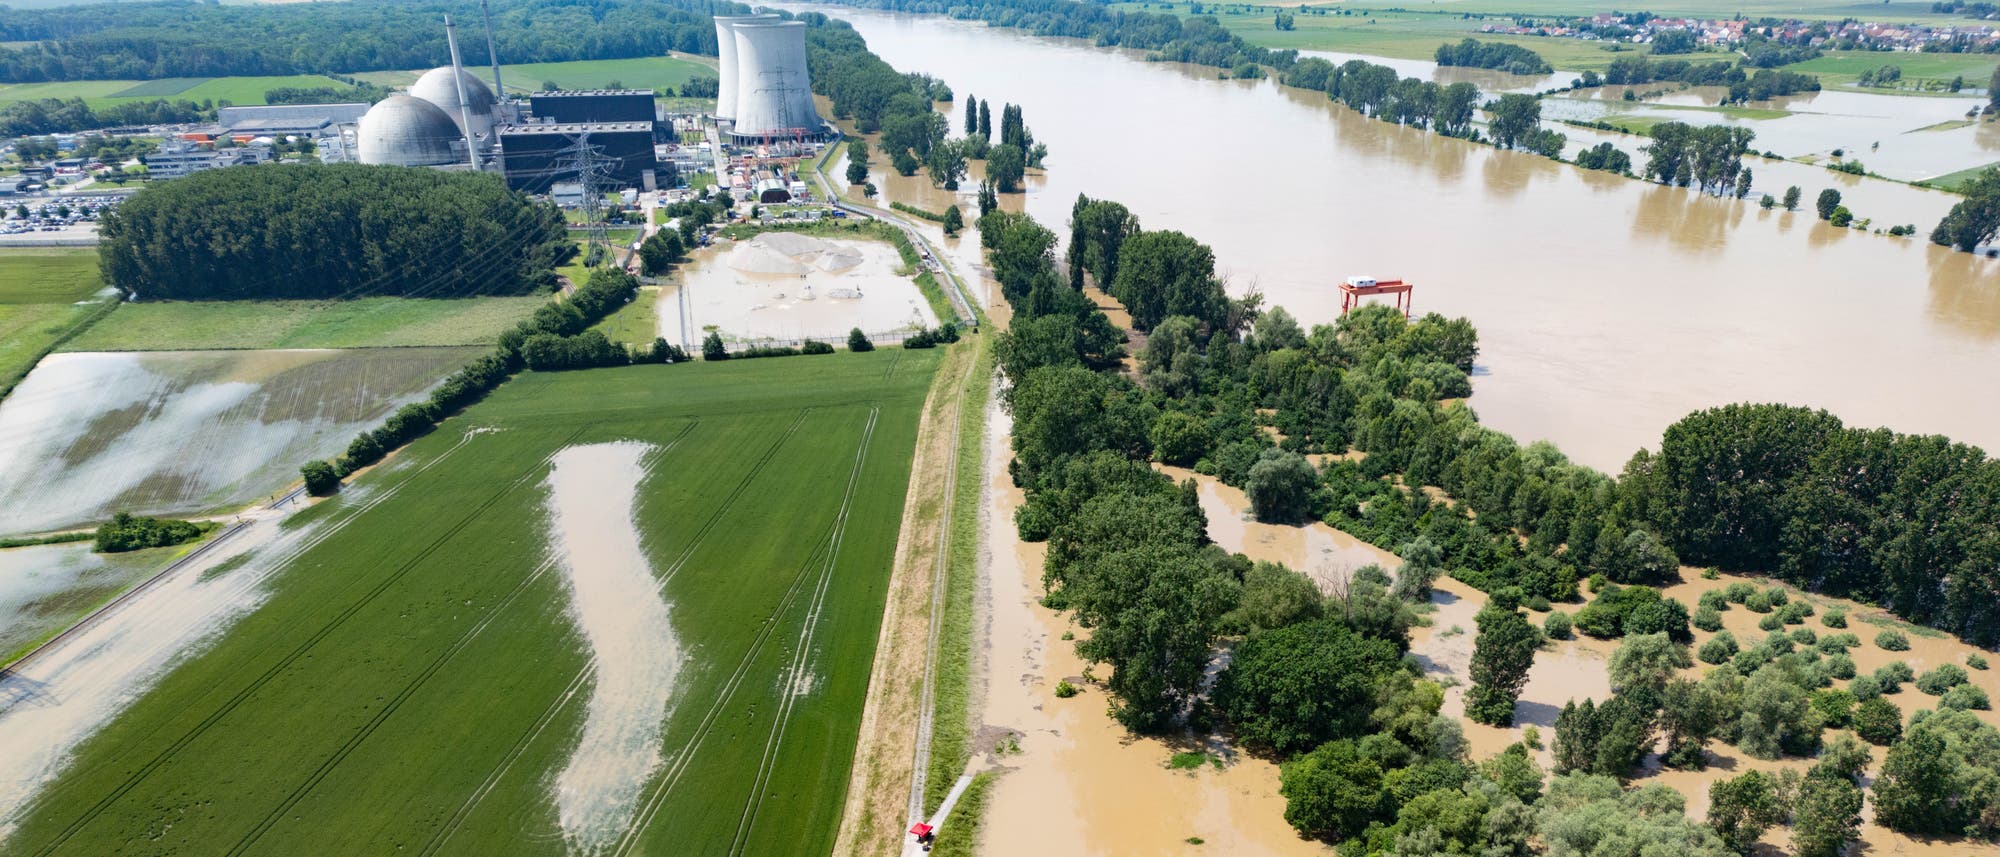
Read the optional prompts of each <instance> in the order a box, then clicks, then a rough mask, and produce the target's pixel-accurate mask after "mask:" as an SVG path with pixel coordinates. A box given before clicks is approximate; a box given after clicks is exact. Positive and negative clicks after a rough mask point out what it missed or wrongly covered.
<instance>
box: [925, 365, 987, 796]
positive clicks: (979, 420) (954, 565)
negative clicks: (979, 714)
mask: <svg viewBox="0 0 2000 857" xmlns="http://www.w3.org/2000/svg"><path fill="white" fill-rule="evenodd" d="M968 341H969V342H970V343H971V347H973V348H975V349H976V350H975V351H974V353H973V368H972V371H971V373H970V374H969V375H967V376H966V377H967V380H966V381H965V382H964V383H965V388H964V390H963V391H962V394H961V395H962V396H963V398H962V399H961V403H960V405H959V407H960V411H959V413H960V414H961V417H960V422H959V433H958V460H957V462H956V467H957V474H956V476H955V479H954V481H953V483H952V487H953V491H954V496H953V498H952V506H951V521H950V526H951V547H950V552H949V556H948V557H947V558H946V566H945V596H944V616H943V620H944V621H943V624H942V629H941V630H940V631H939V633H938V659H937V694H936V697H935V698H936V700H937V710H936V713H935V716H934V717H933V721H932V729H931V767H930V771H929V772H928V774H927V775H926V778H925V780H924V786H925V794H924V811H925V812H931V811H933V810H935V809H937V807H938V804H940V803H942V802H943V801H944V796H945V793H946V792H948V791H950V790H951V784H952V782H953V781H954V780H957V779H958V776H959V774H960V773H962V772H963V771H964V770H965V765H966V763H967V762H969V761H971V758H972V737H973V719H972V713H971V711H970V704H971V694H972V640H973V634H972V613H973V601H974V598H975V596H976V594H977V591H978V589H979V494H980V491H982V490H983V489H984V488H985V481H984V480H982V479H981V478H980V473H981V469H982V468H983V467H984V464H985V456H984V455H983V454H982V449H981V448H982V446H983V445H984V442H985V439H986V404H987V401H988V400H989V399H990V398H991V394H992V392H993V350H992V347H991V343H990V342H989V340H988V337H986V336H973V337H969V338H968ZM960 805H961V806H963V804H960ZM955 815H956V813H955ZM961 821H963V819H961Z"/></svg>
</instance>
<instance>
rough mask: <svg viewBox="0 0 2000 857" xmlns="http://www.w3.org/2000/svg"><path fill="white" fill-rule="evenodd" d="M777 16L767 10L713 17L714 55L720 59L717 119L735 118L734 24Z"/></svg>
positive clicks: (717, 87) (716, 103) (774, 18)
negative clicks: (752, 13) (759, 12)
mask: <svg viewBox="0 0 2000 857" xmlns="http://www.w3.org/2000/svg"><path fill="white" fill-rule="evenodd" d="M776 20H778V16H776V15H773V14H771V13H769V12H764V13H761V14H757V15H739V16H736V17H728V16H718V17H716V19H715V55H716V56H717V57H719V58H720V59H721V60H722V67H721V68H720V69H718V71H719V72H720V77H718V78H717V79H716V86H715V90H716V92H715V96H716V97H715V117H716V118H717V119H734V118H736V74H737V69H736V29H735V28H736V25H737V24H742V23H746V22H754V21H776Z"/></svg>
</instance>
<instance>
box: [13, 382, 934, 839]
mask: <svg viewBox="0 0 2000 857" xmlns="http://www.w3.org/2000/svg"><path fill="white" fill-rule="evenodd" d="M936 362H937V352H936V351H908V352H906V351H903V350H900V349H884V350H881V351H876V352H872V353H866V354H846V353H841V354H836V355H831V356H824V357H797V358H784V359H767V360H748V361H731V362H728V363H720V364H709V363H695V364H688V365H678V366H658V365H653V366H636V367H627V368H621V369H605V370H594V371H589V372H574V373H558V374H532V373H531V374H528V375H525V376H523V377H521V378H519V379H517V380H515V381H513V382H511V383H509V384H508V385H507V386H505V387H503V388H502V389H501V390H500V391H498V392H497V393H496V394H495V395H493V396H492V397H491V398H490V399H488V400H487V401H486V402H485V403H483V404H480V405H478V406H475V407H474V408H472V409H471V410H470V411H468V412H467V413H466V414H465V415H463V416H462V417H460V418H457V419H454V420H451V421H450V422H448V423H446V424H445V425H444V426H442V427H440V429H439V430H438V431H437V432H436V433H435V434H433V435H431V436H429V437H426V438H424V439H422V440H420V441H418V442H417V443H416V444H415V445H413V446H412V447H411V448H409V449H408V450H405V451H404V452H403V453H402V454H400V455H398V456H397V458H396V459H394V463H393V464H392V465H390V466H389V467H386V468H382V469H380V470H377V471H375V472H372V473H370V474H368V475H366V476H363V477H362V478H361V479H360V480H359V481H358V482H357V483H356V484H355V485H354V486H352V487H351V488H350V489H349V493H348V494H347V495H346V496H343V497H342V498H338V499H335V500H333V501H331V502H328V503H323V504H321V505H319V506H317V507H315V508H314V509H312V510H310V511H308V512H305V513H303V515H304V518H305V521H304V523H307V524H310V525H316V526H322V527H328V528H329V529H330V532H329V533H324V534H322V535H325V540H324V541H321V542H319V543H318V544H317V545H315V546H314V547H312V548H310V549H308V550H307V551H306V552H305V553H304V554H302V555H301V556H300V557H299V558H298V559H296V560H294V561H293V562H291V563H290V564H288V565H287V566H286V567H285V568H284V569H283V570H281V571H279V572H278V573H277V576H276V577H274V578H273V579H272V580H270V581H268V582H267V583H266V584H265V588H266V589H267V590H268V592H269V597H268V600H267V601H266V602H265V603H264V604H263V606H262V607H261V608H259V609H258V610H257V611H256V612H255V613H252V614H250V615H249V616H247V617H245V618H244V619H242V620H241V621H240V622H239V623H238V624H237V625H236V626H235V627H234V628H233V629H232V630H231V631H230V632H229V633H228V634H226V635H225V636H223V637H222V638H221V639H220V640H219V641H218V642H217V643H216V644H215V645H214V646H213V647H212V648H210V649H209V650H208V651H206V652H205V653H203V654H201V655H199V656H196V657H194V658H192V659H190V660H188V661H187V662H186V663H184V664H183V665H182V666H180V667H178V668H177V669H176V670H175V671H173V672H172V673H170V674H169V675H167V676H166V677H165V678H163V679H162V680H161V682H160V683H159V685H158V686H157V687H155V689H154V690H152V691H151V692H150V693H148V694H146V695H144V696H142V697H140V698H139V699H137V700H136V701H135V702H134V703H132V704H131V705H130V706H129V707H128V708H127V709H126V710H125V711H124V712H123V713H122V714H121V715H120V716H119V717H118V718H117V719H115V720H113V721H112V722H111V723H110V724H109V725H108V726H107V727H106V728H105V729H104V730H103V731H102V732H100V733H98V734H97V735H96V736H95V737H93V738H91V739H90V740H89V741H87V742H86V743H85V744H83V745H82V746H81V747H80V748H79V749H78V751H77V755H76V757H75V759H74V761H73V762H72V764H70V765H69V767H68V768H67V769H66V771H65V773H64V774H62V775H61V776H59V777H58V778H57V779H56V780H55V781H54V782H52V783H51V784H50V785H49V786H47V787H46V789H45V790H44V791H43V792H42V793H41V795H40V796H39V797H38V798H37V799H36V800H35V801H34V802H33V803H32V804H31V805H30V806H29V807H27V808H26V810H25V811H24V812H23V813H22V816H23V817H22V820H21V822H20V824H19V826H18V828H17V830H16V831H15V832H14V833H13V834H12V836H11V837H10V838H9V839H8V840H7V842H6V846H7V849H8V850H9V851H10V852H13V853H23V854H33V853H48V852H50V851H57V850H60V851H62V852H64V853H78V854H100V853H112V852H119V851H129V850H135V849H136V850H140V851H145V852H148V853H174V854H180V855H203V854H229V853H244V852H257V853H303V852H312V853H327V854H334V853H341V854H384V853H391V852H405V853H409V854H412V855H415V854H481V855H484V854H501V853H505V854H552V855H553V854H563V853H565V852H566V851H567V846H566V844H565V842H564V840H563V838H562V837H561V836H560V835H559V832H558V831H559V828H558V825H557V819H556V813H555V809H554V805H553V802H552V801H553V798H552V794H553V791H554V773H555V772H556V771H558V770H560V769H561V768H562V767H563V766H564V765H565V764H566V763H567V760H568V757H569V753H570V752H571V750H572V748H573V747H574V745H575V744H576V742H577V741H578V739H579V738H578V736H579V735H580V729H581V724H582V722H583V717H584V714H585V711H586V709H587V706H588V703H589V700H590V693H591V691H592V689H593V683H592V681H591V676H592V675H593V674H594V673H593V671H592V670H591V669H590V665H589V664H588V663H587V662H586V661H587V658H586V655H585V652H586V651H587V649H586V648H585V643H584V642H583V639H582V638H581V635H580V634H579V632H578V631H576V630H574V629H573V627H572V623H571V620H570V619H569V618H568V610H569V609H570V606H569V596H568V589H567V585H566V583H565V582H564V579H563V574H564V573H563V572H562V571H561V570H560V568H552V564H551V563H550V562H548V561H547V557H548V556H549V554H548V552H547V551H548V548H547V546H546V545H545V543H544V537H543V533H544V532H545V527H546V526H547V521H546V518H545V513H544V510H543V503H544V500H545V496H546V491H545V488H544V487H543V480H544V477H545V476H546V475H547V473H548V471H549V459H550V457H551V456H552V455H553V454H554V453H556V452H557V451H559V450H561V449H563V448H565V447H567V446H570V445H574V444H582V443H592V442H603V441H617V440H639V441H645V442H649V443H651V444H654V445H656V446H658V447H660V450H659V451H658V452H656V453H655V454H654V455H652V456H651V458H650V459H649V460H648V465H647V470H648V473H647V475H646V477H645V478H644V479H643V480H642V481H641V482H640V484H639V488H638V497H637V503H638V509H637V510H636V514H635V517H636V519H637V521H638V522H639V526H640V530H641V532H640V536H641V539H642V543H643V550H644V552H645V554H646V556H647V559H648V560H649V564H650V565H651V567H652V569H653V570H654V574H655V576H656V577H657V578H658V579H659V580H660V582H661V588H662V593H663V595H664V597H665V598H666V600H667V602H668V603H669V604H670V605H671V615H672V624H673V628H672V632H673V634H674V635H675V636H676V637H677V638H678V640H679V643H680V647H681V650H682V651H683V652H684V653H686V660H685V662H684V664H683V666H682V669H681V672H680V674H679V677H678V678H677V679H676V681H675V690H674V694H673V702H672V703H671V708H670V712H669V714H668V717H667V720H666V725H665V734H664V736H663V738H662V746H663V747H664V748H666V752H667V758H666V762H665V764H663V765H662V766H661V767H660V768H659V769H658V771H657V773H656V774H655V775H653V776H652V777H651V778H650V779H649V780H648V781H647V782H646V784H645V786H644V787H643V789H642V791H641V793H640V802H639V804H638V805H639V806H640V807H641V808H642V809H641V811H640V812H639V814H638V817H637V819H636V820H635V825H634V828H635V833H634V835H633V837H632V838H631V841H630V842H629V843H628V845H629V846H630V847H629V848H626V849H619V850H616V851H614V853H631V854H732V853H745V854H823V853H826V852H828V851H829V850H830V849H831V847H832V841H833V835H834V828H835V826H836V824H837V823H838V818H839V815H840V811H841V806H842V802H843V799H844V791H845V787H846V783H847V779H848V768H849V766H850V760H851V755H852V750H853V747H852V745H853V742H854V736H855V734H856V731H857V729H858V718H859V715H860V711H861V708H862V702H863V696H864V695H865V693H866V689H867V684H868V672H869V664H870V663H871V659H872V657H873V649H874V646H875V641H876V635H877V631H878V625H879V624H880V617H881V610H882V605H883V597H884V588H885V586H886V582H887V578H888V570H889V565H890V562H891V558H892V554H893V552H894V548H895V543H896V538H897V522H898V521H899V518H900V515H901V511H902V502H903V495H904V490H905V487H906V483H907V480H908V478H909V474H908V468H909V464H910V457H911V452H912V446H913V444H914V441H915V434H916V428H917V417H918V411H919V409H920V408H921V405H922V399H923V396H924V393H925V390H926V388H927V386H928V383H929V380H930V376H931V374H932V372H933V370H934V369H935V366H936ZM335 525H339V526H338V527H337V528H335ZM808 617H811V619H810V620H809V618H808ZM808 628H810V629H812V630H811V631H810V632H808V631H807V630H805V629H808ZM795 657H797V658H802V660H801V661H798V663H802V664H803V665H804V667H805V669H804V670H803V671H796V670H794V668H793V664H794V663H795V660H794V659H795ZM808 676H809V677H808Z"/></svg>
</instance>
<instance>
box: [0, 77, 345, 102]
mask: <svg viewBox="0 0 2000 857" xmlns="http://www.w3.org/2000/svg"><path fill="white" fill-rule="evenodd" d="M322 86H327V87H333V88H336V89H346V88H348V87H347V84H344V83H341V82H340V81H337V80H334V79H333V78H330V77H327V76H326V75H322V74H292V75H274V76H270V77H211V78H201V77H175V78H163V79H160V80H71V81H60V82H53V83H9V84H0V105H5V104H9V103H12V102H16V101H31V100H35V99H41V98H81V99H83V100H84V101H85V102H86V103H88V104H89V105H90V106H92V107H108V106H111V105H114V104H124V103H127V102H132V101H152V100H153V99H156V98H166V99H170V100H173V101H204V100H208V101H218V102H219V101H227V102H229V103H231V104H246V105H247V104H263V103H264V93H265V92H266V91H268V90H272V89H277V88H279V87H301V88H314V87H322Z"/></svg>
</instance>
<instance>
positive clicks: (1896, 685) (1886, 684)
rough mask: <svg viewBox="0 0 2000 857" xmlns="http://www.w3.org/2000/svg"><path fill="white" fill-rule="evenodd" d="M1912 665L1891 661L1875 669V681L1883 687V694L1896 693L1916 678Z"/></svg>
mask: <svg viewBox="0 0 2000 857" xmlns="http://www.w3.org/2000/svg"><path fill="white" fill-rule="evenodd" d="M1916 677H1917V675H1916V673H1915V672H1914V671H1912V670H1911V669H1910V665H1909V664H1906V663H1903V662H1902V661H1890V662H1888V663H1886V664H1883V665H1882V666H1880V667H1877V668H1876V669H1875V681H1876V683H1878V684H1880V685H1882V692H1883V693H1896V692H1898V691H1901V690H1902V689H1903V683H1904V682H1906V681H1909V680H1911V679H1913V678H1916Z"/></svg>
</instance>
